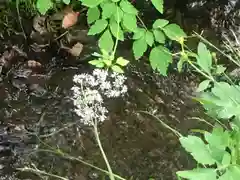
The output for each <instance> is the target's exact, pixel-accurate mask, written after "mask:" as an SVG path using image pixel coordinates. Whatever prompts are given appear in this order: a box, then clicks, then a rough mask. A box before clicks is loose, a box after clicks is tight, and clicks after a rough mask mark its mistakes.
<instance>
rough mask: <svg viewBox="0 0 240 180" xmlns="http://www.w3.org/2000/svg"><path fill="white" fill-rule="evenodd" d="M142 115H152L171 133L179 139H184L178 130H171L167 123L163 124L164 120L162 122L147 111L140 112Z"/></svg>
mask: <svg viewBox="0 0 240 180" xmlns="http://www.w3.org/2000/svg"><path fill="white" fill-rule="evenodd" d="M138 112H140V113H144V114H147V115H150V116H152V117H154V118H155V119H156V120H157V121H159V122H160V123H161V124H162V125H163V126H164V127H166V128H167V129H169V130H170V131H172V132H173V133H174V134H175V135H176V136H177V137H178V138H179V137H182V134H181V133H180V132H178V131H177V130H175V129H173V128H171V127H170V126H169V125H167V124H166V123H165V122H163V121H162V120H160V119H159V118H158V117H157V116H155V115H153V114H151V113H149V112H147V111H138Z"/></svg>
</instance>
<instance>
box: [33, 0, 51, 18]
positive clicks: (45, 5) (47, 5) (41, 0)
mask: <svg viewBox="0 0 240 180" xmlns="http://www.w3.org/2000/svg"><path fill="white" fill-rule="evenodd" d="M51 8H53V3H52V1H51V0H37V9H38V11H39V12H40V13H41V14H43V15H44V14H46V12H47V11H48V10H49V9H51Z"/></svg>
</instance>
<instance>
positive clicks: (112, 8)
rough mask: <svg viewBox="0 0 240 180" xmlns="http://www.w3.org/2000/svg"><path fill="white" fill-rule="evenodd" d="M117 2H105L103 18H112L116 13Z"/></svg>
mask: <svg viewBox="0 0 240 180" xmlns="http://www.w3.org/2000/svg"><path fill="white" fill-rule="evenodd" d="M116 8H117V6H116V4H115V3H113V2H108V3H105V2H104V5H103V6H102V18H103V19H107V18H110V17H111V16H112V15H113V14H115V13H116Z"/></svg>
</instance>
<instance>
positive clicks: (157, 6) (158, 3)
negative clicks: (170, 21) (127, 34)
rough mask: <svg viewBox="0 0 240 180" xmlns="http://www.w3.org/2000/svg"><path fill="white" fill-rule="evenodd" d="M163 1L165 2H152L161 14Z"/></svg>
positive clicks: (159, 0) (154, 0) (152, 0)
mask: <svg viewBox="0 0 240 180" xmlns="http://www.w3.org/2000/svg"><path fill="white" fill-rule="evenodd" d="M163 1H164V0H151V2H152V4H153V6H154V7H155V8H156V9H157V10H158V11H159V12H160V13H163Z"/></svg>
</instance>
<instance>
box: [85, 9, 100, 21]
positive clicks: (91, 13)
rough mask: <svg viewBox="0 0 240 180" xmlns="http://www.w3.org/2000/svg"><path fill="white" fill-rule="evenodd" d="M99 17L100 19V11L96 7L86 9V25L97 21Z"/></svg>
mask: <svg viewBox="0 0 240 180" xmlns="http://www.w3.org/2000/svg"><path fill="white" fill-rule="evenodd" d="M99 17H100V11H99V9H98V7H94V8H89V9H88V11H87V21H88V24H91V23H93V22H95V21H96V20H98V19H99Z"/></svg>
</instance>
